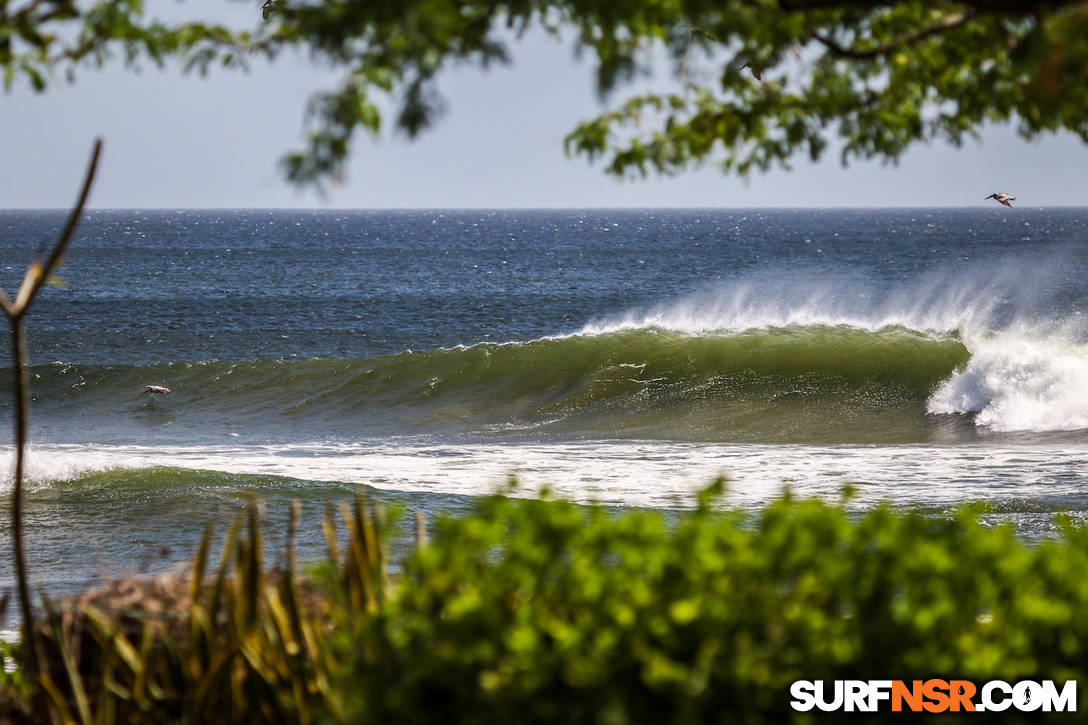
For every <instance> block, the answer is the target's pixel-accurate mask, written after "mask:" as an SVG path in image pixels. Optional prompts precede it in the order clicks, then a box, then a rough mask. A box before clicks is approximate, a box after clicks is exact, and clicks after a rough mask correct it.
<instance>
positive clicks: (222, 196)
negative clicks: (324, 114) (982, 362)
mask: <svg viewBox="0 0 1088 725" xmlns="http://www.w3.org/2000/svg"><path fill="white" fill-rule="evenodd" d="M197 5H198V6H199V3H197ZM218 7H224V6H222V5H219V6H218ZM228 7H229V8H230V10H229V12H231V13H235V14H237V13H239V12H240V11H245V12H249V11H250V8H249V6H248V5H246V6H239V5H238V4H233V5H229V6H228ZM217 12H221V11H217ZM512 50H513V59H514V62H513V64H512V65H511V66H508V67H504V68H495V69H491V70H488V71H482V70H479V69H475V68H467V67H466V68H459V69H453V70H451V71H448V72H446V73H445V74H444V75H443V76H442V77H441V79H440V83H439V88H440V91H441V92H442V94H443V96H444V97H445V99H446V101H447V107H448V108H447V112H446V114H445V116H444V117H443V118H442V119H441V120H440V121H439V123H438V124H437V126H436V127H435V128H434V129H432V130H430V131H428V132H426V133H425V134H424V135H423V136H422V137H421V138H419V139H417V140H414V141H409V140H407V139H405V138H403V137H401V136H398V135H396V134H384V135H383V138H381V139H380V140H379V141H377V142H375V141H372V140H371V139H370V138H369V137H367V136H366V135H363V134H360V135H358V136H357V140H356V142H355V144H354V148H353V155H352V159H351V162H350V165H349V168H348V173H347V178H346V180H345V183H343V184H342V185H341V186H338V187H336V188H333V189H331V190H329V192H328V193H327V194H326V195H325V196H321V195H319V194H317V193H316V192H314V191H312V190H311V191H300V190H299V189H296V188H294V187H292V186H291V185H289V184H288V183H287V182H286V181H285V180H284V179H283V176H282V174H281V172H280V170H279V168H278V165H277V164H278V160H279V159H280V158H281V157H282V155H283V154H284V153H285V152H286V151H288V150H291V149H294V148H297V147H299V146H300V144H301V140H302V136H301V132H302V120H303V111H304V108H305V104H306V100H307V98H309V97H310V94H311V93H313V92H314V91H315V90H319V89H322V88H331V87H333V86H334V85H335V81H336V78H337V75H336V74H335V73H330V71H328V70H327V69H321V68H317V67H315V66H313V65H312V64H311V63H309V62H308V61H306V60H305V59H304V58H302V57H301V56H299V55H285V56H282V57H281V58H280V59H278V60H277V61H276V62H275V63H274V64H272V65H267V64H265V65H261V66H259V67H255V68H254V69H252V71H251V72H249V73H248V74H242V73H227V72H220V73H213V74H211V75H210V76H209V77H207V78H200V77H197V76H186V75H183V74H182V73H181V72H180V71H178V70H176V69H167V70H165V71H158V70H154V69H152V70H145V71H143V72H141V73H133V72H129V71H125V70H122V69H120V68H117V67H107V68H105V69H102V70H97V71H93V70H87V71H83V72H82V73H81V74H80V76H79V78H78V79H77V81H76V83H75V84H74V85H70V86H67V85H63V84H59V85H57V86H55V87H53V88H51V89H49V90H48V91H47V92H45V93H44V94H35V93H33V92H32V91H31V90H29V89H28V88H25V87H16V88H13V89H12V90H11V91H10V92H9V93H7V94H6V95H0V129H2V133H0V168H3V173H2V174H0V208H41V207H45V208H53V207H63V206H66V205H68V204H70V203H71V201H72V198H73V197H74V195H75V189H76V186H77V184H78V181H79V179H80V177H81V174H82V170H83V167H84V164H85V163H86V159H87V155H88V152H89V149H90V147H91V143H92V141H93V139H94V138H95V137H96V136H99V135H100V136H102V137H103V138H104V139H105V152H104V157H103V161H102V165H101V167H100V173H99V178H98V180H97V183H96V186H95V189H94V192H93V196H92V199H91V206H92V207H96V208H141V207H143V208H183V207H185V208H224V207H281V208H285V207H317V208H322V207H329V208H439V207H441V208H484V207H490V208H530V207H873V206H876V207H882V206H975V205H982V204H993V203H994V202H993V201H985V200H984V199H983V197H985V196H987V195H988V194H991V193H993V192H995V191H1004V192H1008V193H1011V194H1012V195H1014V196H1016V197H1017V199H1018V205H1021V206H1084V205H1088V184H1085V183H1084V169H1085V168H1088V146H1086V145H1085V144H1083V143H1082V142H1081V141H1080V140H1079V139H1077V138H1076V137H1074V136H1072V135H1070V134H1061V135H1051V136H1047V137H1043V138H1041V139H1037V140H1035V141H1032V142H1028V141H1024V140H1022V139H1020V138H1019V137H1018V136H1017V135H1016V133H1015V131H1014V130H1013V129H1011V128H1009V127H987V128H985V129H984V130H983V134H982V140H981V141H979V142H968V143H967V144H965V145H964V146H963V147H962V148H960V149H955V148H953V147H950V146H948V145H946V144H931V145H921V146H917V147H915V148H913V149H911V150H910V151H908V153H907V154H906V155H905V156H904V157H903V158H902V159H901V161H900V163H899V164H898V165H895V166H888V165H884V164H881V163H880V162H855V163H852V164H851V165H850V167H849V168H846V169H844V168H842V166H841V165H840V163H839V160H838V156H837V154H835V153H834V152H833V151H832V152H829V153H827V154H825V156H824V158H823V159H821V161H819V162H817V163H815V164H814V163H811V162H809V161H808V160H807V159H797V160H796V161H795V162H794V168H793V170H791V171H785V170H776V171H772V172H770V173H767V174H757V175H754V176H753V177H751V178H750V179H749V180H747V181H746V180H742V179H738V178H736V177H732V176H727V175H725V174H723V173H722V172H721V171H719V170H717V169H716V168H713V167H707V168H703V169H700V170H697V171H692V172H688V173H685V174H681V175H679V176H675V177H667V178H661V177H649V178H647V179H644V180H634V181H631V180H627V181H621V180H616V179H614V178H612V177H609V176H607V175H606V174H605V173H604V172H603V170H602V169H601V167H600V166H599V165H596V166H595V165H591V164H589V163H588V162H587V161H586V160H585V159H582V158H568V157H566V156H565V155H564V153H563V147H562V141H563V137H564V136H565V135H566V134H567V133H568V132H569V131H570V130H571V129H573V128H574V126H575V124H576V123H577V122H578V121H579V120H583V119H587V118H590V117H592V116H594V115H596V114H598V113H600V112H601V111H602V110H603V109H604V106H602V105H601V102H600V101H599V99H598V98H597V95H596V93H595V91H594V89H593V83H592V79H593V64H592V61H591V60H590V59H582V60H578V59H576V58H575V56H574V52H573V48H572V45H571V44H570V43H568V42H562V41H556V40H554V39H551V38H547V37H544V36H543V35H541V34H531V35H530V36H528V37H527V38H525V39H524V40H523V41H522V42H520V43H518V44H516V45H514V46H512Z"/></svg>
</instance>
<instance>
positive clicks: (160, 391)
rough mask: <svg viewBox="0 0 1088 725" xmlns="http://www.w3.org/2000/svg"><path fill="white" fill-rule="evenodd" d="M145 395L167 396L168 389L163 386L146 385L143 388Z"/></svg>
mask: <svg viewBox="0 0 1088 725" xmlns="http://www.w3.org/2000/svg"><path fill="white" fill-rule="evenodd" d="M144 392H145V393H155V394H157V395H169V394H170V388H167V387H165V386H163V385H148V386H146V387H145V388H144Z"/></svg>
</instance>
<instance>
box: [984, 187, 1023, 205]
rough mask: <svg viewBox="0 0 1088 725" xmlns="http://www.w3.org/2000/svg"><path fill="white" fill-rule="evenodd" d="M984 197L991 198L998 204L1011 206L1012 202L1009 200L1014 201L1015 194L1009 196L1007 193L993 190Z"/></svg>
mask: <svg viewBox="0 0 1088 725" xmlns="http://www.w3.org/2000/svg"><path fill="white" fill-rule="evenodd" d="M986 198H987V199H993V200H994V201H996V202H997V203H998V204H1004V205H1005V206H1007V207H1012V204H1010V203H1009V202H1010V201H1016V197H1015V196H1009V195H1008V194H1004V193H1002V192H1000V191H995V192H994V193H993V194H990V195H989V196H987V197H986Z"/></svg>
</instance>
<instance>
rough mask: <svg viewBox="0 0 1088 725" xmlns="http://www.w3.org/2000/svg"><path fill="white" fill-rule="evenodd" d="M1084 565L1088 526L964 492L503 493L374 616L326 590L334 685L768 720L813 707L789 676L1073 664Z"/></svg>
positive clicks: (491, 705) (678, 716)
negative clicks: (618, 508)
mask: <svg viewBox="0 0 1088 725" xmlns="http://www.w3.org/2000/svg"><path fill="white" fill-rule="evenodd" d="M1086 566H1088V532H1086V531H1085V530H1084V529H1073V528H1067V529H1066V531H1065V534H1064V536H1063V538H1061V539H1059V540H1056V541H1053V542H1049V543H1044V544H1041V545H1038V546H1032V545H1026V544H1024V543H1022V542H1020V541H1018V540H1017V538H1016V537H1015V536H1014V534H1013V531H1012V530H1011V528H1010V527H997V528H987V527H985V526H983V525H981V524H980V523H978V521H977V520H976V518H975V517H974V516H973V515H971V514H970V513H968V512H963V513H961V514H959V515H957V516H956V517H954V518H950V519H949V518H935V517H932V516H924V515H921V514H917V513H906V514H903V513H896V512H894V511H893V510H892V509H890V508H887V507H881V508H877V509H875V510H872V511H870V512H868V513H866V514H864V515H862V516H860V517H857V518H851V517H850V516H848V515H847V513H846V512H845V511H844V509H843V508H842V507H841V506H835V505H828V504H825V503H821V502H818V501H795V500H790V499H788V498H787V499H784V500H782V501H780V502H778V503H775V504H773V505H771V506H769V507H767V508H766V509H765V510H764V511H763V512H762V513H760V514H758V515H757V516H756V517H755V518H754V520H752V519H749V518H748V517H745V516H743V515H741V514H737V513H720V512H715V511H713V510H711V509H710V508H706V507H704V508H702V509H700V510H699V511H696V512H692V513H689V514H683V515H680V516H679V517H677V518H676V519H675V520H674V521H673V522H671V523H666V520H665V519H664V518H663V517H662V515H660V514H658V513H652V512H642V511H633V512H629V513H626V514H622V515H618V516H614V515H610V514H609V513H607V512H606V511H604V510H602V509H600V508H585V507H579V506H574V505H571V504H567V503H556V502H541V501H523V500H522V501H519V500H512V499H506V498H501V497H495V498H490V499H486V500H484V501H482V502H481V503H480V505H479V509H478V511H477V512H476V513H475V515H473V516H469V517H465V518H460V519H446V520H442V521H440V522H438V525H437V526H436V531H435V536H434V542H433V544H432V545H430V546H428V547H426V548H425V549H423V550H422V551H420V552H419V553H418V555H417V556H415V557H414V558H413V559H412V560H411V561H410V562H409V563H408V564H407V566H406V568H405V570H404V574H403V576H402V577H401V579H400V581H399V582H398V585H397V587H396V589H395V592H394V594H393V596H392V597H391V598H390V600H389V602H388V604H387V606H385V607H383V608H382V610H381V611H380V612H379V614H378V616H376V617H359V616H356V614H355V613H354V612H352V611H350V610H347V609H343V608H339V609H336V610H335V611H334V617H335V622H336V625H335V630H334V633H333V636H332V638H331V640H330V643H331V646H332V647H333V648H334V650H335V656H334V658H333V659H334V660H335V661H337V662H338V663H340V665H339V666H338V668H337V669H336V672H335V675H336V680H335V686H334V689H336V690H337V691H338V692H341V693H344V694H345V695H347V696H348V697H349V699H348V701H347V702H346V703H345V705H346V708H345V711H344V713H345V714H346V715H347V719H349V720H352V721H367V722H375V723H378V722H409V723H411V722H418V723H427V722H437V721H444V720H449V719H453V720H457V721H459V722H480V723H484V722H518V723H534V722H616V723H626V722H636V723H662V722H767V723H777V722H784V721H789V720H791V719H794V720H806V719H811V715H808V716H806V715H802V714H800V713H795V712H794V711H793V710H792V709H790V706H789V701H790V700H791V697H790V696H789V686H790V684H791V683H792V682H793V681H794V680H797V679H807V680H815V679H824V680H834V679H851V678H857V679H883V678H887V679H904V680H907V681H910V680H912V679H927V678H929V677H943V678H950V677H952V678H962V679H971V680H974V681H976V682H979V683H981V682H984V681H987V680H991V679H1003V680H1008V681H1016V680H1019V679H1040V680H1041V679H1053V680H1066V679H1077V678H1078V676H1080V675H1082V674H1084V673H1085V671H1086V669H1088V657H1086V652H1085V647H1086V646H1088V606H1086V605H1088V582H1086V581H1085V578H1084V577H1083V576H1081V573H1082V572H1084V571H1086ZM816 714H817V715H818V714H819V713H818V712H817V713H816ZM887 715H888V713H887V712H885V713H884V717H887ZM1014 715H1015V713H1014V712H1005V713H1003V720H1004V721H1008V720H1009V719H1010V718H1012V717H1013V716H1014ZM1031 716H1032V717H1033V718H1034V719H1035V720H1037V719H1038V716H1039V713H1032V714H1031ZM832 717H834V716H832ZM1025 717H1027V716H1025ZM851 719H852V721H860V720H861V716H860V715H858V714H853V716H852V718H851ZM976 720H977V718H976Z"/></svg>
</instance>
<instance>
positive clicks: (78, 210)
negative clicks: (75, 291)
mask: <svg viewBox="0 0 1088 725" xmlns="http://www.w3.org/2000/svg"><path fill="white" fill-rule="evenodd" d="M101 153H102V139H100V138H99V139H95V142H94V151H92V152H91V161H90V163H89V164H88V165H87V173H86V175H85V176H84V179H83V187H82V188H81V189H80V192H79V199H78V200H77V201H76V205H75V206H74V207H73V208H72V211H71V213H69V214H68V221H67V222H66V223H65V225H64V230H63V231H62V232H61V234H60V237H59V238H58V239H57V243H56V244H55V245H53V251H52V252H51V253H50V255H49V258H48V259H46V261H45V263H44V264H42V262H41V260H40V258H38V257H37V256H35V258H34V261H33V262H31V263H30V268H29V269H28V270H27V273H26V276H25V277H23V283H22V284H21V285H20V286H19V293H18V294H17V295H15V302H14V303H13V304H12V305H11V309H10V310H8V315H9V316H11V315H14V316H21V315H23V314H25V313H26V311H27V308H29V307H30V304H31V303H32V302H33V301H34V297H35V296H37V294H38V291H39V290H40V289H41V288H42V285H43V284H44V283H45V281H46V280H47V279H49V275H50V274H52V273H53V269H54V268H55V267H56V266H57V264H58V263H59V262H60V260H61V258H62V257H63V256H64V250H65V249H67V247H68V243H69V242H70V241H72V235H73V234H74V233H75V231H76V227H77V226H79V220H80V218H81V217H82V216H83V207H84V205H86V203H87V197H88V196H89V195H90V193H91V186H92V184H93V183H94V175H95V172H96V171H97V170H98V157H99V156H100V155H101Z"/></svg>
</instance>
